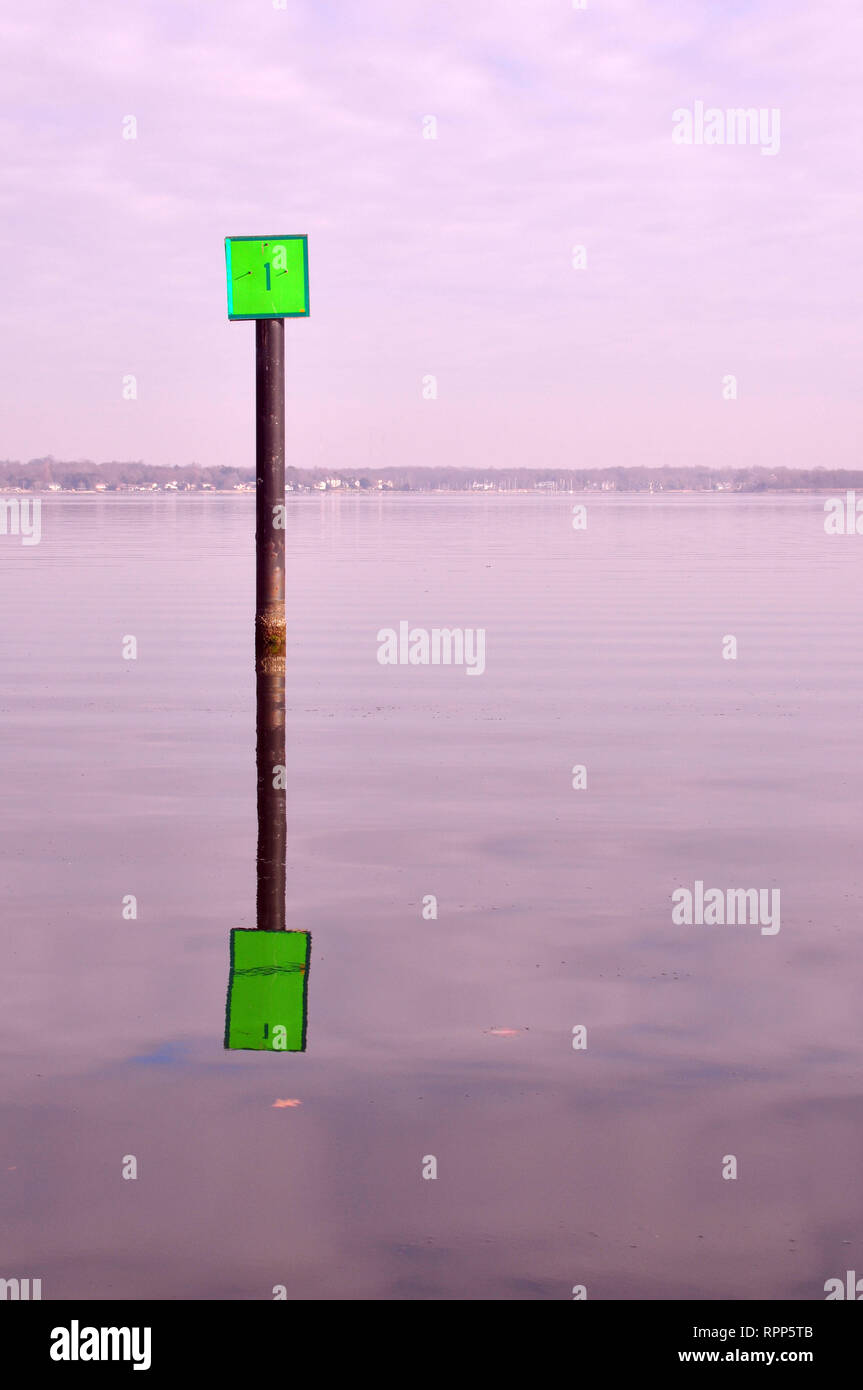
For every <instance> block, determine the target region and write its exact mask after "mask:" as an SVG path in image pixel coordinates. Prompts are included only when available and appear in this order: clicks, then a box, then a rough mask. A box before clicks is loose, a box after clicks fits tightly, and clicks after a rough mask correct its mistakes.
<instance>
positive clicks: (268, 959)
mask: <svg viewBox="0 0 863 1390" xmlns="http://www.w3.org/2000/svg"><path fill="white" fill-rule="evenodd" d="M310 946H311V937H310V935H309V933H308V932H306V931H247V930H246V929H244V928H243V927H236V928H235V929H234V931H232V932H231V974H230V979H229V981H228V1010H227V1015H226V1017H225V1047H228V1048H235V1049H236V1048H240V1049H244V1050H249V1051H253V1052H304V1051H305V1047H306V980H307V976H308V966H309V952H310Z"/></svg>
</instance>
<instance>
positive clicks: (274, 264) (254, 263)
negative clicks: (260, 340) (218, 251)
mask: <svg viewBox="0 0 863 1390" xmlns="http://www.w3.org/2000/svg"><path fill="white" fill-rule="evenodd" d="M225 269H226V271H227V276H228V318H229V319H295V318H308V314H309V239H308V237H307V236H274V237H258V236H228V237H225Z"/></svg>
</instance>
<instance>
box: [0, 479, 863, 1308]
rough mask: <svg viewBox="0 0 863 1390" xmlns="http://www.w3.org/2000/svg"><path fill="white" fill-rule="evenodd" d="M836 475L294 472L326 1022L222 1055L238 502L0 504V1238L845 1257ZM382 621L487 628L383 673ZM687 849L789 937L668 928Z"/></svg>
mask: <svg viewBox="0 0 863 1390" xmlns="http://www.w3.org/2000/svg"><path fill="white" fill-rule="evenodd" d="M579 501H586V502H587V504H588V512H589V522H588V529H587V530H586V531H584V532H576V531H573V529H572V526H571V524H570V511H571V508H572V506H573V505H574V504H575V503H577V502H579ZM822 507H823V499H821V498H816V497H803V496H799V497H785V498H769V497H748V498H741V497H731V496H728V497H724V496H721V495H718V496H713V497H705V496H697V495H693V496H681V497H674V498H671V497H664V496H654V497H642V498H635V497H625V496H620V497H614V496H609V495H603V496H589V497H587V498H584V497H581V498H579V497H546V498H542V497H537V498H533V497H509V498H508V497H503V496H496V497H482V496H478V497H470V496H468V497H459V496H451V497H403V498H402V497H397V496H393V497H386V498H380V497H377V496H373V497H350V498H339V497H337V496H332V495H330V496H322V497H318V496H315V497H305V498H299V499H293V500H292V501H291V504H290V507H289V517H288V539H287V544H288V551H289V556H290V559H289V571H288V587H289V612H288V621H289V649H288V689H289V707H288V753H287V756H288V766H289V773H290V780H289V793H288V921H289V924H290V925H291V926H294V927H301V928H306V929H310V930H311V931H312V933H313V937H312V960H311V970H310V978H309V999H310V1006H309V1021H308V1050H307V1052H306V1053H305V1054H302V1055H289V1054H286V1055H279V1054H274V1053H255V1054H245V1053H234V1054H229V1053H226V1052H225V1051H224V1050H223V1046H222V1041H223V1037H222V1035H223V1027H224V1004H225V988H226V983H227V970H228V940H229V932H230V929H231V928H232V927H237V926H247V927H248V926H253V925H254V904H255V877H254V872H255V866H254V856H255V771H254V673H253V632H252V611H253V597H254V570H253V544H254V542H253V532H254V499H253V498H251V497H206V498H204V497H197V498H192V497H189V498H187V497H178V498H174V499H170V498H167V497H161V498H152V499H151V498H147V497H130V498H116V497H104V498H95V497H49V498H46V499H45V501H44V504H43V537H42V542H41V544H40V545H38V546H33V547H23V546H22V545H21V544H20V541H19V540H18V539H16V538H14V537H11V536H0V658H2V671H0V716H2V729H3V743H2V768H3V797H2V812H0V815H2V837H0V891H2V902H3V907H4V912H3V932H2V946H0V950H2V970H0V1001H2V1007H0V1079H2V1107H0V1108H2V1115H0V1202H2V1242H0V1247H2V1264H3V1266H4V1267H3V1268H2V1269H0V1275H2V1276H4V1277H11V1276H17V1277H41V1278H42V1280H43V1297H45V1298H116V1299H127V1298H162V1299H192V1298H208V1299H267V1298H271V1297H272V1290H273V1286H274V1285H277V1284H284V1285H285V1286H286V1289H287V1294H288V1297H289V1298H297V1299H302V1298H319V1297H320V1298H327V1299H369V1298H371V1299H447V1298H453V1299H567V1298H569V1297H571V1290H572V1286H573V1285H574V1284H584V1285H586V1286H587V1291H588V1298H590V1299H630V1298H648V1299H651V1298H674V1299H679V1298H697V1299H712V1298H739V1299H761V1298H793V1299H821V1298H823V1297H824V1292H823V1284H824V1281H825V1280H826V1279H828V1278H831V1277H840V1278H843V1279H844V1275H845V1271H846V1270H847V1269H855V1270H858V1271H859V1272H860V1273H861V1274H863V1186H861V1183H860V1171H861V1160H863V1125H861V1120H863V1094H861V1067H860V1059H861V1050H863V1011H861V1008H860V999H859V996H860V972H861V966H863V944H861V932H860V922H861V897H863V893H861V879H860V868H859V866H860V862H861V856H860V848H859V838H860V824H861V807H863V764H862V763H861V757H860V705H861V698H863V657H861V653H863V624H861V618H863V583H861V571H863V537H833V536H831V537H828V536H825V534H824V529H823V510H822ZM402 619H406V620H408V621H409V622H410V623H411V624H412V625H414V626H419V627H425V628H432V627H435V626H442V627H471V628H477V627H482V628H484V629H485V630H486V633H487V639H486V641H487V654H486V671H485V674H484V675H483V676H481V677H468V676H467V675H466V673H465V671H464V669H460V668H457V667H386V666H381V665H380V664H379V663H378V661H377V659H376V658H377V640H376V634H377V631H378V629H379V628H383V627H397V626H398V623H399V621H400V620H402ZM727 634H733V635H735V636H736V638H737V641H738V644H739V655H738V659H737V660H736V661H729V660H723V658H722V639H723V637H724V636H725V635H727ZM126 635H133V636H135V637H136V638H137V642H138V659H137V660H136V661H127V660H123V658H122V640H123V638H124V636H126ZM577 763H580V764H585V765H586V766H587V769H588V787H587V789H586V790H579V791H575V790H573V789H572V785H571V782H572V776H571V770H572V767H573V765H574V764H577ZM696 879H701V880H703V881H704V882H705V884H706V885H707V886H719V887H722V888H725V887H743V888H745V887H778V888H779V889H780V890H781V929H780V931H779V933H778V934H777V935H774V936H768V935H763V934H762V933H761V932H760V931H759V929H758V927H757V926H714V927H705V926H677V925H675V924H673V923H672V921H671V893H672V891H673V890H674V889H675V888H677V887H679V886H689V887H690V888H691V887H692V886H693V884H694V882H695V880H696ZM127 894H134V895H135V896H136V898H137V901H138V918H137V920H136V921H126V920H124V919H123V915H122V906H123V898H124V896H125V895H127ZM427 894H434V895H436V896H437V899H438V904H439V907H438V918H437V920H436V921H425V920H423V917H422V910H421V909H422V901H423V897H424V895H427ZM578 1024H583V1025H586V1027H587V1029H588V1047H587V1050H586V1051H575V1050H573V1047H572V1030H573V1027H574V1026H575V1025H578ZM493 1030H501V1031H493ZM502 1030H507V1031H502ZM509 1030H511V1031H509ZM277 1099H294V1100H299V1101H300V1102H301V1104H300V1105H299V1106H282V1107H275V1106H274V1101H276V1100H277ZM129 1154H131V1155H135V1156H136V1158H137V1160H138V1169H139V1176H138V1180H137V1181H124V1180H123V1178H122V1176H121V1171H122V1166H123V1158H124V1155H129ZM426 1155H434V1156H435V1157H436V1159H437V1163H438V1177H437V1180H436V1181H426V1180H424V1179H423V1178H422V1175H421V1174H422V1166H423V1158H424V1156H426ZM726 1155H734V1156H736V1158H737V1162H738V1165H739V1167H738V1178H737V1180H736V1181H725V1180H723V1178H722V1176H721V1173H722V1165H723V1159H724V1156H726Z"/></svg>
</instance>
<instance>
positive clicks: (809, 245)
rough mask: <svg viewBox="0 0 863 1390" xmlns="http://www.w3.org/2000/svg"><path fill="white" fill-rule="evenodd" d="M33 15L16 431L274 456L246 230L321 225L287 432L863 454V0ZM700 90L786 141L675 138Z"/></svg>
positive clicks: (12, 50) (248, 2) (455, 453)
mask: <svg viewBox="0 0 863 1390" xmlns="http://www.w3.org/2000/svg"><path fill="white" fill-rule="evenodd" d="M0 51H2V53H3V54H4V80H3V92H2V97H0V102H2V108H3V114H2V123H0V132H2V143H3V148H4V155H3V178H2V180H0V237H2V242H3V248H2V259H3V265H4V268H5V275H4V277H3V283H4V293H3V298H2V315H3V319H4V332H3V334H2V349H0V354H2V356H0V369H2V387H0V390H2V410H0V457H4V458H12V459H16V458H20V459H27V458H32V457H36V456H41V455H43V454H48V453H51V454H54V455H55V456H56V457H59V458H76V457H82V458H90V459H93V460H97V461H99V460H104V459H109V458H121V459H134V458H143V459H145V460H146V461H148V462H150V463H167V464H171V463H188V462H191V461H192V460H195V461H197V462H199V463H215V464H218V463H226V464H234V465H238V466H242V467H249V466H251V464H252V461H253V430H252V360H253V334H254V329H253V327H252V325H250V324H229V323H228V320H227V314H226V307H225V285H224V260H223V238H224V237H225V235H228V234H230V235H253V234H258V233H260V234H280V233H281V234H284V233H290V232H307V233H308V235H309V256H310V282H311V317H310V319H308V320H307V321H294V322H289V323H288V324H287V330H286V335H287V339H288V350H287V359H288V373H287V377H288V380H287V386H288V449H287V455H288V462H289V463H291V462H294V463H297V464H300V465H305V466H332V467H334V468H335V467H339V468H344V469H351V468H356V469H357V470H359V469H362V470H363V471H368V470H369V469H374V468H375V467H376V466H381V467H383V466H387V465H392V464H399V463H407V462H410V463H415V464H442V463H452V464H476V465H477V466H478V467H482V468H487V467H490V466H495V465H497V466H512V465H517V464H518V465H524V464H530V465H537V466H552V467H553V466H560V467H578V466H598V465H603V464H619V463H622V464H639V463H644V464H652V465H655V464H657V463H703V464H708V465H720V464H727V465H728V466H743V465H746V464H749V463H772V464H787V465H789V466H800V467H812V466H815V465H816V464H818V463H824V464H825V465H832V466H840V467H859V466H860V463H861V459H860V451H859V448H858V444H857V440H858V437H859V434H860V423H861V422H860V406H859V396H860V386H859V383H860V379H861V374H863V373H861V367H863V363H861V360H860V359H861V351H860V331H859V322H858V321H859V308H860V306H859V300H860V287H861V274H860V264H861V255H863V251H861V247H863V234H861V225H863V224H861V218H860V202H861V198H860V191H859V190H860V187H861V163H863V158H861V152H860V134H859V128H858V127H859V120H858V117H857V112H858V109H859V92H860V89H861V78H863V11H861V8H860V5H859V0H826V3H819V4H817V5H813V4H811V3H808V2H807V3H802V2H801V0H751V3H744V2H743V0H727V2H726V3H723V4H721V5H719V4H715V3H704V0H641V3H635V2H634V0H588V8H587V9H585V10H578V9H574V8H573V6H572V3H571V0H530V3H525V2H524V0H483V3H481V4H477V5H470V4H467V3H465V0H422V3H415V0H390V3H387V4H384V3H377V0H364V3H351V4H348V3H339V0H335V2H333V0H300V2H297V0H288V6H287V8H286V9H284V10H281V9H275V8H274V7H273V3H272V0H149V3H145V0H124V3H122V4H118V3H116V0H111V3H107V0H78V3H76V4H74V5H70V4H69V3H68V2H67V0H28V4H27V5H26V6H24V5H19V6H15V7H14V8H11V9H10V8H9V7H7V8H6V10H5V13H4V15H3V17H2V18H0ZM696 100H702V101H704V102H705V104H706V105H708V106H718V107H722V108H726V107H741V106H742V107H759V108H760V107H767V108H774V107H776V108H779V110H780V112H781V149H780V152H779V153H778V155H776V157H774V158H767V157H764V156H762V154H761V151H760V149H759V148H757V147H705V146H702V147H696V146H690V147H685V146H679V145H675V144H674V143H673V142H672V139H671V131H672V112H673V111H674V110H676V109H677V108H680V107H689V108H691V107H693V105H694V103H695V101H696ZM127 115H134V116H135V117H136V119H137V122H138V138H137V140H134V141H132V140H124V139H123V138H122V123H123V118H124V116H127ZM428 115H433V116H434V117H435V118H436V120H437V132H438V138H437V139H436V140H428V139H423V135H422V131H423V118H424V117H425V116H428ZM577 244H583V245H584V246H585V247H586V248H587V267H586V269H584V270H574V269H573V268H572V264H571V259H572V247H573V246H574V245H577ZM127 373H131V374H134V376H135V377H136V379H137V389H138V399H137V400H135V401H124V400H123V399H122V395H121V392H122V380H123V376H124V375H125V374H127ZM729 373H730V374H734V375H735V376H736V377H737V379H738V392H739V398H738V399H737V400H736V401H726V400H723V399H722V379H723V377H724V376H725V375H726V374H729ZM427 374H431V375H434V376H435V377H436V379H437V389H438V396H437V399H436V400H424V399H423V397H422V379H423V377H424V376H426V375H427Z"/></svg>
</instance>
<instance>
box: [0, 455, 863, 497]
mask: <svg viewBox="0 0 863 1390" xmlns="http://www.w3.org/2000/svg"><path fill="white" fill-rule="evenodd" d="M285 478H286V481H287V482H288V483H290V484H292V485H293V486H294V487H297V486H305V487H313V486H314V484H315V483H319V482H322V481H325V480H326V479H327V478H341V479H342V481H343V483H344V484H345V485H347V486H350V487H355V486H356V485H359V487H360V488H361V489H368V488H375V487H377V485H378V482H379V481H382V482H383V483H384V484H386V485H387V486H389V487H391V488H393V489H394V490H398V491H403V492H412V491H429V490H438V489H442V490H449V491H470V490H471V489H473V488H474V487H476V486H482V485H483V484H489V483H490V484H492V486H495V487H498V488H500V487H504V488H511V489H513V490H519V489H521V490H530V489H532V488H536V486H537V484H538V483H550V484H556V485H558V486H560V487H562V488H569V487H571V488H573V489H577V490H581V489H585V488H598V487H599V488H601V487H602V485H603V484H606V486H607V487H613V488H614V490H615V491H618V492H648V491H650V490H651V489H662V490H663V491H675V490H683V489H696V490H699V489H700V490H705V491H715V490H717V489H721V488H731V489H735V490H737V491H742V492H781V491H783V490H786V491H787V490H791V489H801V488H831V489H836V488H840V489H841V488H858V487H859V488H863V470H861V469H841V468H824V467H817V468H784V467H780V468H766V467H752V468H708V467H704V466H701V465H693V466H691V467H688V466H673V465H672V466H669V467H666V468H650V467H645V466H643V465H640V464H633V465H631V466H620V465H618V466H614V467H609V468H575V469H562V468H492V469H485V470H477V469H475V468H456V467H440V468H435V467H418V466H417V467H414V466H402V467H395V468H379V469H377V470H375V471H374V472H373V473H369V472H367V471H359V472H354V471H353V470H350V469H348V470H341V469H335V470H334V469H323V468H295V467H292V466H289V467H287V468H286V469H285ZM254 479H255V474H254V470H253V469H243V468H231V467H229V466H226V465H219V466H218V467H205V466H203V465H201V464H197V463H190V464H183V465H177V466H175V467H169V466H167V465H162V464H148V463H144V462H143V461H142V460H140V459H138V460H135V461H133V462H117V461H111V462H107V463H93V462H91V461H90V460H89V459H84V460H73V461H64V460H62V459H55V458H52V457H50V456H49V457H46V458H41V459H30V460H29V461H28V462H27V463H21V462H16V461H11V460H3V461H0V487H5V488H21V489H23V490H24V491H31V490H34V489H42V488H45V487H49V486H51V485H52V484H56V485H59V486H60V487H62V488H66V489H75V490H79V491H82V492H84V491H92V490H93V489H94V488H95V487H96V485H97V484H103V485H104V486H105V487H106V488H107V489H108V490H112V489H115V488H117V487H142V486H146V485H148V484H151V483H158V484H159V485H160V486H161V487H164V485H165V484H166V483H169V482H176V483H187V484H189V485H191V486H198V487H201V486H202V485H203V484H204V483H208V484H209V485H210V486H211V487H213V488H217V489H229V488H232V487H235V486H236V485H237V484H239V483H247V484H248V483H253V482H254Z"/></svg>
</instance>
